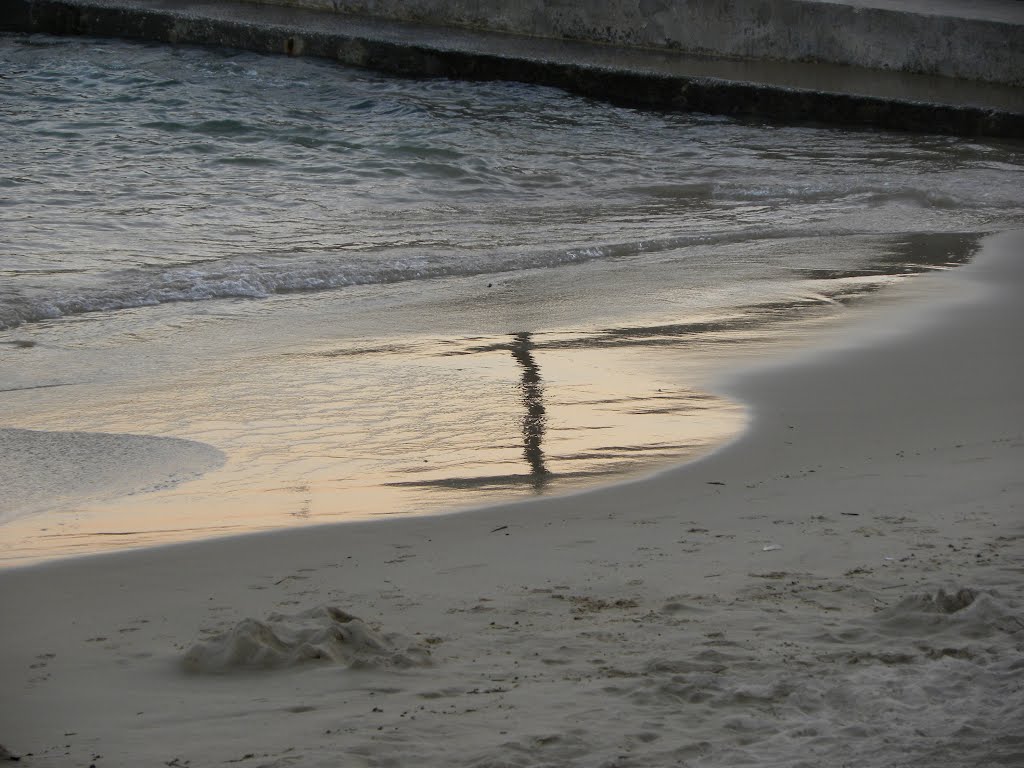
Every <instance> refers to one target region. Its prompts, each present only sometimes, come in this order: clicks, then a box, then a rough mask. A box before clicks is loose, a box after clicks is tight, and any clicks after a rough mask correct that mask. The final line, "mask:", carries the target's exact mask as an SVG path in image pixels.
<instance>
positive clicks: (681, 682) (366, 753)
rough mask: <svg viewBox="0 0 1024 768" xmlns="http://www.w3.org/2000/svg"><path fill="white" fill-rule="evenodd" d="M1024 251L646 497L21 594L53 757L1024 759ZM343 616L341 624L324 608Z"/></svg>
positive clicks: (33, 715)
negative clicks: (1023, 351)
mask: <svg viewBox="0 0 1024 768" xmlns="http://www.w3.org/2000/svg"><path fill="white" fill-rule="evenodd" d="M1022 255H1024V235H1022V234H1020V233H1015V234H1009V235H1001V236H996V237H993V238H990V239H988V240H986V242H985V245H984V248H983V251H982V253H981V255H980V256H979V257H978V259H977V260H976V262H974V263H972V264H970V265H968V266H966V267H964V268H962V269H960V270H957V271H955V272H951V273H947V274H945V275H943V276H941V277H940V278H939V279H941V280H943V281H947V285H948V288H949V289H948V290H946V291H944V293H943V295H944V297H945V298H944V299H942V300H939V301H935V302H932V303H931V304H930V305H929V306H926V307H921V306H916V307H913V308H910V309H889V310H887V311H886V312H884V313H880V315H879V318H878V320H877V321H876V322H874V323H873V324H867V325H865V326H862V327H861V328H860V329H859V330H857V331H856V332H851V333H848V334H844V336H843V337H842V341H841V342H837V340H836V339H833V340H832V341H833V344H832V346H831V347H830V348H829V349H828V350H824V351H823V350H817V351H813V352H806V353H803V354H801V355H799V356H796V357H794V356H792V355H791V356H789V357H788V359H786V360H785V361H776V362H775V363H773V364H772V365H771V366H764V365H762V366H761V367H760V368H758V369H757V370H749V369H748V370H747V371H745V372H743V373H742V374H739V375H736V376H734V377H731V378H730V379H729V380H728V381H725V382H719V385H718V390H719V391H721V392H722V393H724V394H726V395H728V396H731V397H735V398H739V399H740V400H742V401H743V402H745V403H748V404H749V406H750V408H751V413H752V422H751V425H750V428H749V429H748V430H747V431H746V432H745V433H744V434H743V436H742V437H741V438H740V439H738V440H736V441H735V442H733V443H730V444H729V445H727V446H726V447H724V448H723V449H721V450H719V451H717V452H715V453H713V454H712V455H711V456H709V457H707V458H705V459H703V460H700V461H697V462H695V463H692V464H689V465H686V466H683V467H680V468H677V469H673V470H669V471H665V472H662V473H660V474H657V475H655V476H653V477H650V478H646V479H643V480H640V481H636V482H631V483H623V484H620V485H617V486H614V487H611V488H607V489H603V490H598V491H591V492H585V493H579V494H575V495H569V496H564V497H559V498H542V499H539V500H535V501H529V502H521V503H515V504H502V505H497V506H494V507H490V508H487V509H483V510H476V511H471V512H466V513H460V514H453V515H445V516H438V517H412V518H402V519H389V520H378V521H372V522H357V523H351V524H345V525H335V526H324V527H308V528H303V529H297V530H291V531H283V532H275V533H267V534H257V535H252V536H244V537H232V538H226V539H221V540H215V541H204V542H195V543H187V544H180V545H174V546H168V547H161V548H154V549H147V550H139V551H132V552H123V553H117V554H111V555H103V556H97V557H90V558H81V559H75V560H67V561H63V562H55V563H51V564H47V565H42V566H37V567H28V568H16V569H11V570H8V571H6V572H4V573H2V574H0V587H2V589H0V615H2V616H3V625H2V626H3V629H2V630H0V631H2V639H3V645H4V648H5V650H6V652H5V654H3V656H2V658H0V683H2V685H3V688H4V690H5V695H4V696H3V697H2V699H0V743H3V744H4V745H5V746H6V747H7V748H8V749H11V750H12V751H13V752H15V753H21V754H26V755H27V753H31V756H26V757H25V758H23V759H24V764H27V765H54V766H63V765H79V764H89V763H92V762H94V763H96V764H97V765H106V766H114V765H125V766H128V765H139V764H160V763H163V764H166V765H172V766H185V765H191V766H199V765H217V764H226V763H232V764H233V763H234V762H240V763H242V764H247V765H265V766H291V765H296V766H319V765H324V766H327V765H338V764H344V765H365V766H394V765H411V764H417V765H429V766H453V765H462V766H535V765H559V766H599V765H600V766H611V765H617V766H651V765H676V764H678V765H692V766H736V765H757V766H787V767H791V766H817V765H841V764H846V763H849V764H856V765H859V766H879V767H881V766H893V765H901V766H935V765H942V766H965V767H966V766H982V765H984V766H995V765H1015V764H1019V763H1020V761H1021V760H1022V759H1024V738H1022V737H1021V735H1020V729H1019V713H1020V711H1022V709H1024V685H1022V682H1024V666H1022V664H1021V659H1022V658H1024V656H1022V653H1024V578H1022V572H1024V571H1022V567H1024V561H1022V558H1024V548H1022V542H1024V527H1022V518H1021V508H1022V502H1024V483H1022V482H1021V477H1020V467H1021V466H1022V465H1024V396H1022V395H1021V392H1024V388H1022V387H1021V385H1020V381H1021V374H1022V370H1021V365H1022V362H1021V358H1020V355H1019V354H1017V351H1016V350H1018V349H1019V341H1020V340H1019V334H1020V330H1019V329H1020V328H1021V327H1022V321H1024V317H1022V314H1024V309H1022V306H1021V303H1020V301H1019V295H1020V291H1021V288H1022V286H1024V261H1022ZM330 607H333V608H330Z"/></svg>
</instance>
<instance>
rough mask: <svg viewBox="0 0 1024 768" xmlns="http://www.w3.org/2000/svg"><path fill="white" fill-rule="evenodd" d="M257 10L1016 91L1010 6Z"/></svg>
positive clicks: (409, 3)
mask: <svg viewBox="0 0 1024 768" xmlns="http://www.w3.org/2000/svg"><path fill="white" fill-rule="evenodd" d="M265 1H266V2H272V3H276V4H279V5H284V6H289V7H292V8H310V9H316V10H322V11H332V12H336V13H341V14H346V15H355V16H363V17H368V18H378V19H386V20H389V21H412V22H417V23H422V24H431V25H435V26H444V27H466V28H472V29H481V30H488V31H492V32H505V33H510V34H518V35H527V36H533V37H547V38H562V39H567V40H581V41H585V42H597V43H609V44H612V45H618V46H626V47H632V48H660V49H667V50H673V51H678V52H681V53H691V54H698V55H708V56H720V57H738V58H746V59H757V60H770V61H797V62H819V63H830V64H845V65H850V66H859V67H866V68H869V69H884V70H893V71H899V72H915V73H919V74H934V75H942V76H946V77H955V78H963V79H970V80H982V81H986V82H994V83H1005V84H1009V85H1024V3H1021V2H1019V0H973V1H972V2H962V1H960V0H265Z"/></svg>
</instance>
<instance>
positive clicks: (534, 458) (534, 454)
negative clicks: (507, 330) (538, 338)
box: [509, 333, 550, 491]
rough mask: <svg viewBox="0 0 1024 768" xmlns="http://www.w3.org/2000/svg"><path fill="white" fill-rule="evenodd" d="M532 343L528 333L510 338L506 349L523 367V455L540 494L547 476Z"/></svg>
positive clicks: (540, 389)
mask: <svg viewBox="0 0 1024 768" xmlns="http://www.w3.org/2000/svg"><path fill="white" fill-rule="evenodd" d="M532 347H533V342H532V341H531V340H530V334H529V333H517V334H516V335H515V336H513V337H512V344H511V346H510V347H509V349H510V350H511V351H512V357H514V358H515V360H516V362H517V363H519V364H520V365H521V366H523V380H522V384H521V385H520V387H521V388H522V390H523V405H525V406H526V415H525V416H523V455H524V456H525V457H526V462H527V463H528V464H529V465H530V477H531V479H532V481H533V487H534V489H535V490H537V491H540V490H541V489H542V488H543V487H544V486H545V484H547V481H548V477H549V475H550V473H549V472H548V470H547V467H545V466H544V451H543V449H542V448H541V442H542V440H543V438H544V389H543V387H541V378H540V368H539V367H538V366H537V361H536V360H534V359H533V355H532V354H531V353H530V349H531V348H532Z"/></svg>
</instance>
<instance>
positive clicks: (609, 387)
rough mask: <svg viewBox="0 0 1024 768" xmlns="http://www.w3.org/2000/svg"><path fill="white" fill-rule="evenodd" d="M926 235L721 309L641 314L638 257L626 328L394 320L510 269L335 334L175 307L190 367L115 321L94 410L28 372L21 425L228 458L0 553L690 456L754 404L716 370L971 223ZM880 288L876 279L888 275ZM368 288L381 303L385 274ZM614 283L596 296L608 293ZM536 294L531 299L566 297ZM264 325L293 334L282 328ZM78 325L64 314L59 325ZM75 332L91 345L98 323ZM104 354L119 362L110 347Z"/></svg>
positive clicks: (259, 525) (628, 286)
mask: <svg viewBox="0 0 1024 768" xmlns="http://www.w3.org/2000/svg"><path fill="white" fill-rule="evenodd" d="M926 242H927V246H926V247H924V248H923V249H921V250H922V253H915V254H913V258H904V259H903V260H900V261H898V262H897V263H896V264H893V265H887V264H886V263H884V262H883V263H879V264H877V265H873V266H872V267H869V268H862V269H861V270H859V271H857V272H856V273H855V274H847V273H828V274H817V275H813V276H809V277H807V278H805V279H803V281H802V282H800V283H799V284H798V287H797V288H795V289H788V291H787V293H784V294H782V295H780V296H779V297H778V298H775V299H773V300H766V301H764V302H761V303H759V304H753V305H748V306H741V307H735V308H732V309H727V308H721V309H719V310H718V311H717V312H715V311H708V312H704V313H698V312H694V311H692V310H684V313H685V314H684V315H683V316H682V317H678V318H673V317H672V316H671V315H664V314H663V315H660V316H651V315H647V316H646V317H644V315H642V314H640V313H639V312H637V310H636V309H635V308H628V307H627V306H626V305H627V303H628V296H629V294H630V293H631V292H635V289H634V288H633V287H632V286H635V285H638V284H639V283H640V282H641V281H642V280H643V279H649V278H644V277H643V270H640V272H639V275H638V274H636V273H632V272H630V273H628V278H629V279H631V280H632V281H633V282H632V283H630V282H623V280H624V279H625V278H626V275H624V274H623V273H620V274H619V276H618V279H617V287H618V288H619V294H618V298H619V302H620V304H619V306H617V307H615V308H614V309H612V310H611V311H612V312H613V313H614V314H615V315H616V316H617V318H618V320H619V322H618V324H617V325H616V326H611V325H597V324H592V325H590V326H589V327H583V328H579V327H577V328H572V327H571V326H568V327H565V326H563V327H557V325H555V323H558V322H559V320H560V319H559V318H557V317H555V318H554V319H553V322H552V325H555V327H551V326H550V325H549V327H547V328H544V327H541V329H540V330H536V331H520V332H515V333H507V334H493V333H491V334H477V335H457V334H454V333H452V334H450V335H431V336H424V335H422V334H415V333H411V332H409V331H408V330H403V327H404V326H403V324H405V323H409V324H411V323H412V322H415V321H418V320H421V319H422V318H423V317H424V316H426V317H428V318H432V317H435V316H437V313H438V312H439V310H438V309H437V306H438V305H439V304H440V302H442V301H444V302H445V305H444V306H445V311H446V312H447V313H448V314H447V315H446V317H447V322H449V323H451V324H452V330H456V329H458V328H460V327H461V328H467V327H469V326H471V325H477V326H479V325H480V324H479V323H477V322H476V318H477V317H478V316H479V314H480V313H481V312H483V311H486V310H487V308H488V307H493V306H494V304H493V301H494V296H495V295H496V294H500V293H502V292H504V293H505V294H507V298H506V299H505V300H506V301H507V302H509V303H511V304H517V305H522V304H523V303H524V302H523V295H522V290H523V289H522V288H521V287H516V286H515V285H512V283H513V280H512V279H511V278H508V277H500V278H496V279H498V281H499V283H502V284H499V285H497V286H496V287H495V286H494V285H493V283H492V288H491V289H488V290H486V291H481V290H480V286H479V285H478V284H476V283H474V282H473V281H449V282H447V283H438V284H436V285H433V286H432V287H433V289H434V292H433V295H434V298H433V299H432V301H433V303H434V307H433V308H432V309H427V310H424V302H423V301H422V300H421V301H420V302H413V303H412V304H411V305H405V304H403V303H402V302H401V300H398V303H397V304H394V303H392V304H389V305H386V306H384V307H380V306H378V307H376V308H375V310H374V311H375V312H376V318H377V327H378V328H379V329H381V330H384V329H390V330H391V333H392V335H377V336H368V335H366V334H364V333H363V332H362V331H361V329H358V328H357V329H356V330H354V331H352V332H351V333H350V334H349V335H341V336H339V335H338V334H337V332H332V331H331V330H328V329H327V326H333V323H334V322H335V320H334V318H330V319H329V320H328V321H327V322H325V323H324V325H323V326H320V327H318V329H317V334H313V335H314V338H308V337H305V336H304V333H305V332H304V330H303V327H304V326H303V323H296V322H295V311H294V309H292V308H287V311H286V312H285V313H284V314H285V316H284V317H283V318H280V317H279V316H278V314H279V313H280V312H281V308H274V312H271V313H269V314H268V316H267V317H268V318H269V320H268V319H266V318H261V317H260V316H259V312H258V311H256V314H257V318H256V320H257V322H256V324H254V325H253V326H251V327H250V326H249V324H248V323H246V324H244V329H243V330H240V331H238V332H236V333H235V334H234V335H232V336H230V337H229V338H228V341H225V339H224V338H223V334H222V333H221V329H220V327H219V326H216V325H215V326H213V329H212V330H211V331H209V332H208V333H207V335H206V337H205V338H204V335H203V328H202V327H201V325H200V327H199V328H198V329H197V328H196V326H195V322H189V323H185V324H184V326H183V327H184V329H185V330H184V331H177V333H187V334H188V335H187V338H188V341H189V343H190V344H191V345H192V348H193V349H195V350H196V351H197V352H198V351H203V350H205V351H203V354H202V355H201V356H199V357H198V359H197V362H195V363H194V364H193V365H192V366H190V367H186V368H185V369H183V370H180V371H172V370H170V369H171V368H172V366H168V365H166V364H163V363H156V362H150V365H153V366H154V367H156V368H157V370H159V375H158V376H147V375H145V373H146V372H145V369H144V368H142V367H141V365H140V358H130V357H127V358H126V354H125V348H124V346H123V342H121V341H120V340H117V338H116V336H115V337H114V341H115V342H116V343H115V344H113V345H111V350H112V351H111V353H110V357H109V361H110V364H111V365H113V364H114V363H113V361H114V360H115V358H118V359H119V362H118V363H117V364H121V365H125V363H124V362H123V361H122V359H128V360H129V361H130V362H129V366H130V367H131V368H132V369H133V370H132V372H131V373H136V374H137V376H136V378H135V379H134V380H132V379H130V377H129V373H127V372H125V373H123V374H122V373H121V372H118V374H117V375H115V376H114V379H115V381H116V385H115V386H113V387H110V386H109V385H107V384H106V383H105V382H102V381H101V382H100V383H99V384H97V383H94V382H89V381H87V380H86V381H79V382H73V383H69V386H70V388H71V389H72V390H74V391H75V399H73V400H71V401H70V402H72V403H74V402H78V401H79V400H80V399H82V398H87V401H88V403H89V407H88V408H87V409H80V408H77V407H72V409H70V410H69V406H68V403H69V399H68V398H67V396H66V395H65V394H64V393H63V390H66V389H68V387H64V388H51V389H47V390H44V391H43V392H38V391H32V393H31V395H29V393H28V392H27V391H26V392H25V393H24V395H23V397H24V400H23V401H22V408H21V409H20V410H19V413H18V415H19V417H20V419H21V424H20V425H22V426H30V427H32V428H34V429H58V428H61V429H66V428H67V426H68V425H73V427H74V428H75V429H79V430H103V431H105V432H114V433H122V434H126V435H133V434H159V435H168V434H171V435H176V436H178V437H183V438H187V439H188V440H192V441H198V442H199V443H202V444H206V445H209V446H212V447H214V448H216V449H218V450H221V451H223V452H224V454H225V455H226V461H225V463H224V465H223V466H222V467H221V468H219V469H216V470H214V471H211V472H209V473H207V474H206V475H204V476H202V477H200V478H198V479H196V480H193V481H191V482H188V483H185V484H182V485H178V486H175V487H174V488H170V489H167V490H159V491H156V492H152V493H147V494H141V495H140V494H136V495H130V496H124V497H122V498H120V499H118V500H116V501H108V502H105V503H103V504H96V503H91V502H90V501H89V500H88V499H84V498H83V499H78V500H75V499H71V500H69V501H67V502H66V503H63V504H60V505H53V506H52V507H51V508H50V510H49V511H47V513H46V514H41V515H34V516H30V517H25V518H22V519H20V520H16V521H14V522H12V523H9V524H8V525H5V526H3V528H0V535H2V537H3V541H4V544H5V553H4V556H3V560H2V561H0V562H3V563H5V564H8V565H11V564H19V563H25V562H31V561H33V560H38V559H45V558H50V557H64V556H68V555H77V554H87V553H92V552H101V551H107V550H110V549H121V548H126V547H138V546H146V545H153V544H162V543H169V542H173V541H184V540H192V539H197V538H206V537H217V536H223V535H228V534H238V533H245V532H250V531H257V530H269V529H275V528H282V527H294V526H304V525H310V524H319V523H325V522H334V521H340V520H349V521H351V520H359V519H367V518H373V517H379V516H394V515H408V514H424V513H438V512H442V511H453V510H457V509H461V508H465V507H467V506H474V507H476V506H481V505H485V504H488V503H494V502H497V501H503V500H508V499H516V498H529V497H531V496H534V495H537V494H558V493H566V492H571V491H575V490H580V489H583V488H586V487H590V486H594V485H599V484H603V483H607V482H611V481H613V480H616V479H623V478H628V477H631V476H639V475H642V474H645V473H649V472H652V471H655V470H657V469H660V468H663V467H666V466H669V465H672V464H679V463H682V462H685V461H689V460H693V459H695V458H698V457H700V456H702V455H705V454H707V453H708V452H710V451H713V450H714V449H716V448H717V447H719V446H721V445H723V444H724V443H726V442H727V441H729V440H731V439H732V438H734V437H736V436H737V435H738V434H739V433H740V432H741V431H742V429H743V427H744V425H745V423H746V413H745V410H744V409H743V408H742V406H740V405H739V404H737V403H735V402H732V401H730V400H728V399H726V398H723V397H721V396H718V395H714V394H712V393H711V392H710V390H709V388H708V380H709V378H710V377H712V376H714V375H716V374H717V373H718V372H720V371H721V370H722V369H723V366H727V365H731V364H735V362H736V361H738V360H742V359H750V358H754V359H763V358H765V357H770V356H772V355H775V354H778V353H779V352H780V351H782V350H785V349H792V348H795V347H798V346H800V345H801V344H806V343H808V342H809V340H810V339H812V338H815V337H816V335H820V334H821V333H822V332H823V329H824V328H829V327H838V326H842V325H843V324H845V322H847V321H849V320H852V318H853V317H855V316H857V314H858V313H857V312H856V311H855V310H856V309H857V308H858V307H863V308H865V309H867V308H869V307H871V306H874V305H877V303H878V302H879V301H884V300H894V301H898V300H901V299H902V298H903V297H902V296H901V289H899V288H898V286H900V285H905V280H904V278H905V277H907V276H908V275H914V274H919V273H921V272H930V271H933V270H935V269H940V268H945V267H948V266H949V265H951V264H955V263H958V262H959V261H962V260H964V259H965V258H967V256H968V254H969V253H971V252H972V251H971V249H972V247H973V243H974V238H961V239H960V240H958V241H957V242H958V243H960V244H959V246H958V248H957V249H953V250H950V249H949V248H948V247H942V246H944V245H945V246H948V243H949V240H948V238H946V239H944V238H938V239H937V240H936V241H935V242H931V241H926ZM905 255H906V254H905ZM915 260H916V263H915ZM604 271H605V270H602V269H599V268H595V267H581V268H578V269H576V270H575V271H569V270H561V271H558V272H557V273H551V272H550V271H544V272H541V273H539V274H538V275H536V276H535V278H534V280H535V282H536V281H542V282H543V284H544V285H545V286H546V287H547V290H549V291H551V294H552V295H553V296H555V297H558V296H560V295H562V294H563V293H564V289H563V288H560V287H559V281H562V283H563V284H564V285H565V286H572V287H573V288H574V289H576V290H577V291H578V293H579V295H580V296H582V297H585V296H587V294H588V291H589V290H592V288H588V280H589V281H590V282H594V281H596V282H597V283H600V284H601V285H602V286H605V290H607V284H608V283H609V282H610V281H609V280H608V276H607V275H606V274H604ZM590 273H593V274H590ZM588 274H590V277H589V278H588V277H587V275H588ZM516 279H518V280H520V281H524V282H526V283H528V284H531V285H532V284H533V283H530V280H529V279H526V278H522V277H519V278H516ZM915 282H916V281H915ZM883 287H888V290H886V291H881V293H879V289H881V288H883ZM903 292H904V293H905V291H903ZM369 293H370V294H374V293H376V294H377V295H378V298H377V299H376V301H380V300H381V299H380V298H379V296H380V295H381V294H384V293H388V291H385V290H382V289H370V290H369ZM623 294H625V296H623ZM604 296H605V294H600V293H599V294H597V295H596V296H592V297H591V298H590V301H591V302H593V303H595V304H598V303H601V304H602V305H604V303H603V299H604ZM536 298H537V299H538V301H539V302H540V304H541V306H542V307H551V306H552V305H553V301H555V300H557V299H543V298H542V297H539V296H538V297H536ZM426 303H427V304H428V305H429V303H430V302H426ZM460 304H461V305H462V308H461V309H460V310H459V311H458V312H456V313H454V314H455V315H459V314H460V313H461V315H460V316H459V317H454V316H453V311H452V306H458V305H460ZM326 306H327V303H326V302H324V301H316V302H313V303H312V304H311V306H309V307H307V308H306V309H305V310H303V311H304V312H305V313H306V314H307V315H309V316H313V317H317V318H321V319H322V317H323V313H324V311H325V308H326ZM577 306H579V305H577ZM604 306H605V310H604V311H608V309H607V306H606V305H604ZM365 309H366V308H365V307H362V308H357V309H355V310H349V311H348V312H347V314H344V315H343V316H344V317H345V318H348V317H350V316H351V315H352V313H354V312H356V311H358V312H360V313H361V314H360V318H361V322H362V323H364V324H367V325H369V324H372V323H373V316H372V315H370V319H369V320H368V319H367V313H366V312H365ZM572 309H573V308H572V307H570V308H569V309H568V310H566V309H565V308H563V309H562V311H563V312H566V311H572ZM403 313H405V314H406V315H408V319H403ZM631 314H632V317H631V316H630V315H631ZM273 322H280V323H282V324H283V325H285V326H286V327H288V328H289V329H290V331H291V332H292V334H293V335H292V336H291V337H289V338H276V337H275V331H274V330H273V328H274V327H275V326H274V325H273ZM561 322H563V323H564V322H565V320H564V319H561ZM837 324H838V326H837ZM80 325H81V326H82V327H80V328H77V330H79V331H80V332H81V333H83V334H88V333H89V324H88V323H82V324H80ZM483 327H484V329H485V330H486V328H487V326H486V325H484V326H483ZM158 328H161V331H160V332H161V333H162V334H166V337H165V338H164V337H156V339H157V340H156V341H152V340H150V341H147V343H146V344H145V345H144V346H143V347H142V350H141V351H142V352H143V353H145V354H147V355H153V356H154V357H155V359H157V360H158V359H159V358H158V355H157V354H156V353H155V352H154V349H153V348H154V347H157V348H159V344H160V343H163V344H164V345H165V346H167V347H168V348H169V349H171V350H172V351H173V350H174V348H175V341H176V337H175V333H176V331H172V330H169V329H170V328H171V321H165V322H164V324H163V325H162V326H158ZM268 329H269V330H268ZM43 330H45V329H43ZM69 330H71V331H74V330H76V328H75V326H72V327H71V328H70V329H69V328H68V327H67V326H65V327H63V328H62V329H60V332H61V333H63V334H65V335H66V334H67V333H68V332H69ZM39 337H40V338H42V339H43V341H42V342H41V344H39V345H37V346H34V347H32V348H30V349H26V351H32V352H35V353H40V354H47V353H49V352H51V351H52V354H54V355H55V356H56V358H57V359H58V360H64V359H66V356H67V355H68V352H67V349H64V350H60V349H55V346H56V345H55V343H54V342H52V341H51V340H50V339H48V338H47V337H46V336H45V335H44V334H42V333H40V334H39ZM268 339H269V340H270V341H271V343H268ZM83 343H86V342H83ZM87 343H88V347H89V348H90V354H92V355H95V352H96V349H97V347H98V346H99V345H101V344H105V343H106V338H104V339H102V340H100V341H96V340H91V339H90V340H89V341H88V342H87ZM207 345H208V346H207ZM67 346H68V345H67V342H66V341H65V347H67ZM179 364H180V362H179ZM47 365H48V367H49V368H51V369H52V368H53V367H55V366H54V365H53V364H52V363H49V364H47ZM96 365H97V370H100V369H101V368H102V371H103V373H104V374H108V375H109V374H110V371H109V370H108V369H107V368H103V366H104V365H105V363H104V358H103V357H102V355H101V356H100V358H99V362H98V363H97V364H96ZM61 367H73V366H71V365H62V366H61ZM135 368H140V371H141V372H137V371H135ZM126 471H130V470H126ZM109 495H112V494H109ZM109 495H108V497H109Z"/></svg>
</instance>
